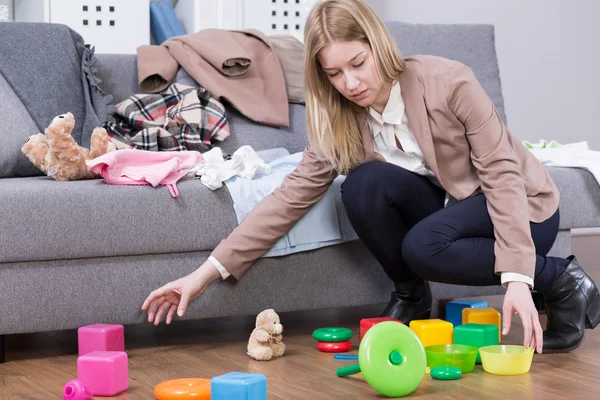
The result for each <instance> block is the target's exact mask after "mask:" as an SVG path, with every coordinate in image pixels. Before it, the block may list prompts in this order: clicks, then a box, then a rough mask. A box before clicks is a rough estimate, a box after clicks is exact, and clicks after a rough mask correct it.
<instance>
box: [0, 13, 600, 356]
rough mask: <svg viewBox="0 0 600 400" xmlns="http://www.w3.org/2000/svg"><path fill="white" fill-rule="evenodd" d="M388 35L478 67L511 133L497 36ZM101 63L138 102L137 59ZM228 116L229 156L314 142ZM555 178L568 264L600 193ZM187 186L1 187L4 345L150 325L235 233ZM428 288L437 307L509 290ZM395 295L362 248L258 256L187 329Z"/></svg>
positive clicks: (203, 192)
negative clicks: (204, 321) (69, 332)
mask: <svg viewBox="0 0 600 400" xmlns="http://www.w3.org/2000/svg"><path fill="white" fill-rule="evenodd" d="M388 26H389V28H390V30H391V31H392V33H393V35H394V37H395V38H396V40H397V42H398V44H399V46H400V49H401V50H402V53H403V54H404V55H410V54H434V55H439V56H444V57H448V58H453V59H456V60H459V61H462V62H464V63H465V64H467V65H469V66H470V67H471V68H472V69H473V70H474V71H475V73H476V75H477V76H478V78H479V79H480V81H481V83H482V84H483V86H484V88H485V90H486V91H487V92H488V94H489V95H490V97H491V98H492V99H493V101H494V103H495V105H496V106H497V108H498V110H499V111H500V114H501V115H502V116H503V118H505V121H506V116H505V113H504V104H503V99H502V92H501V82H500V77H499V71H498V63H497V59H496V52H495V47H494V29H493V27H492V26H487V25H409V24H404V23H399V22H393V23H391V22H390V23H388ZM98 58H99V63H98V68H99V75H100V78H101V79H102V83H101V86H102V87H103V88H104V90H105V91H107V92H108V93H111V94H112V95H114V97H115V101H116V102H118V101H121V100H123V99H125V98H126V97H127V96H129V95H131V94H133V93H138V92H139V89H138V86H137V66H136V57H135V56H134V55H109V54H105V55H102V54H101V55H99V56H98ZM184 75H185V74H183V73H181V74H180V75H179V76H180V77H181V78H182V79H183V78H184V77H185V76H184ZM549 84H550V83H549ZM2 96H3V94H2V93H0V102H3V101H4V99H3V98H2ZM228 112H229V123H230V128H231V132H232V136H231V137H230V138H228V139H227V140H226V141H225V142H223V143H222V144H221V147H222V148H223V149H224V151H225V152H228V153H232V152H233V151H235V150H236V149H237V148H238V147H240V146H241V145H244V144H250V145H252V146H253V148H254V149H256V150H261V149H268V148H273V147H285V148H287V149H288V150H289V151H290V152H299V151H302V150H303V148H304V146H305V145H306V143H307V139H306V132H305V122H304V118H305V114H304V107H303V106H302V105H290V115H291V127H290V128H289V129H274V128H270V127H266V126H262V125H260V124H256V123H253V122H252V121H249V120H248V119H246V118H244V117H243V116H241V115H240V114H239V113H237V112H236V111H235V110H233V109H231V108H230V109H229V110H228ZM507 122H508V126H509V127H510V120H508V121H507ZM0 129H1V128H0ZM2 133H3V135H10V132H2ZM513 133H514V134H515V135H516V136H517V137H518V136H519V132H513ZM550 173H551V175H552V177H553V178H554V179H555V181H556V183H557V185H558V187H559V189H560V191H561V194H562V198H561V212H562V219H561V223H560V233H559V236H558V239H557V241H556V243H555V245H554V247H553V249H552V252H551V253H552V254H554V255H560V256H567V255H569V254H570V239H571V234H570V231H571V229H573V228H581V227H596V226H600V202H599V201H598V199H599V198H600V187H599V186H598V184H597V183H596V181H595V180H594V179H593V177H592V175H591V174H589V173H588V172H586V171H583V170H577V169H564V168H551V169H550ZM178 188H179V190H180V192H181V196H180V197H179V198H177V199H175V198H173V197H171V195H170V194H169V191H168V190H167V189H166V188H165V187H157V188H151V187H135V186H113V185H107V184H105V183H104V182H103V181H102V180H91V181H78V182H68V183H61V182H55V181H53V180H52V179H50V178H47V177H41V176H34V177H19V178H9V179H0V203H1V204H2V207H1V208H0V215H1V217H0V218H1V220H2V225H1V226H0V237H1V239H0V246H2V247H1V251H0V335H8V334H16V333H25V332H41V331H51V330H59V329H73V328H78V327H79V326H82V325H86V324H92V323H98V322H103V323H118V324H125V325H128V324H136V323H141V322H144V321H145V318H146V317H145V314H144V313H142V312H141V310H140V306H141V304H142V301H143V300H144V298H145V297H146V296H147V295H148V294H149V292H150V291H151V290H153V289H155V288H157V287H158V286H160V285H162V284H164V283H166V282H168V281H170V280H173V279H176V278H179V277H181V276H182V275H184V274H187V273H189V272H190V271H192V270H194V269H195V268H197V267H198V266H199V265H200V264H201V263H202V262H203V261H204V260H205V259H206V258H207V256H208V255H209V253H210V251H211V249H213V248H214V247H215V246H216V244H217V243H218V242H219V241H220V240H221V239H223V238H224V237H226V236H227V235H228V234H229V232H231V230H232V229H233V228H234V227H235V226H236V218H235V213H234V210H233V207H232V201H231V198H230V196H229V194H228V192H227V188H226V187H223V188H221V189H219V190H217V191H214V192H213V191H210V190H209V189H207V188H206V187H204V186H203V185H202V184H201V183H200V182H199V181H197V180H188V181H182V182H181V183H179V184H178ZM432 288H433V292H434V297H435V298H436V299H450V298H457V297H465V296H479V295H490V294H499V293H502V291H503V289H502V288H500V287H462V286H453V285H444V284H433V285H432ZM391 289H392V285H391V283H390V282H389V281H388V279H387V278H386V276H385V275H384V273H383V272H382V269H381V268H380V267H379V265H378V264H377V262H376V261H375V260H374V258H373V257H372V256H371V255H370V254H369V252H368V251H367V249H366V248H365V247H364V246H363V245H362V244H361V242H360V241H353V242H348V243H344V244H340V245H336V246H330V247H326V248H322V249H318V250H313V251H308V252H303V253H297V254H292V255H287V256H283V257H277V258H262V259H260V260H258V261H257V262H256V264H255V265H254V266H253V267H252V268H251V269H250V271H249V272H248V274H247V275H246V276H245V277H244V278H243V279H242V280H240V281H239V282H236V281H234V280H231V279H230V280H227V281H224V282H221V281H217V282H215V283H214V284H212V285H210V286H209V288H208V289H207V291H206V292H205V293H204V294H203V295H202V296H201V297H200V298H199V299H198V300H196V301H194V302H193V303H192V305H191V307H190V309H189V312H188V313H187V315H186V316H185V318H186V319H199V318H208V317H220V316H234V315H250V314H256V313H258V312H260V311H261V310H263V309H265V308H271V307H272V308H274V309H276V310H277V311H280V312H284V311H292V310H306V309H320V308H327V307H351V306H360V305H368V304H377V303H385V302H387V300H388V299H389V293H390V291H391ZM0 338H3V337H1V336H0ZM0 343H2V341H1V340H0ZM1 350H2V349H0V354H1V353H2V352H1Z"/></svg>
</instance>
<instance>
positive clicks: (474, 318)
mask: <svg viewBox="0 0 600 400" xmlns="http://www.w3.org/2000/svg"><path fill="white" fill-rule="evenodd" d="M462 322H463V324H490V325H496V326H497V327H498V342H500V341H501V339H502V333H501V332H502V328H501V326H500V323H501V317H500V313H499V312H498V310H496V309H495V308H491V307H487V308H463V310H462Z"/></svg>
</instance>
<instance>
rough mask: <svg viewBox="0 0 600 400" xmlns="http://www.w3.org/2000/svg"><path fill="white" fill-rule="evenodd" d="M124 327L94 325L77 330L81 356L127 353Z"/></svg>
mask: <svg viewBox="0 0 600 400" xmlns="http://www.w3.org/2000/svg"><path fill="white" fill-rule="evenodd" d="M124 332H125V330H124V328H123V325H113V324H94V325H87V326H82V327H81V328H79V329H78V330H77V337H78V346H79V356H80V357H81V356H84V355H86V354H88V353H91V352H92V351H125V333H124Z"/></svg>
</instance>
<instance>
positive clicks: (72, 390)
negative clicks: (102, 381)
mask: <svg viewBox="0 0 600 400" xmlns="http://www.w3.org/2000/svg"><path fill="white" fill-rule="evenodd" d="M91 398H92V393H90V391H89V390H88V388H86V387H85V386H84V385H83V383H82V382H81V381H79V380H77V379H75V380H71V381H69V382H67V383H66V384H65V387H64V388H63V400H90V399H91Z"/></svg>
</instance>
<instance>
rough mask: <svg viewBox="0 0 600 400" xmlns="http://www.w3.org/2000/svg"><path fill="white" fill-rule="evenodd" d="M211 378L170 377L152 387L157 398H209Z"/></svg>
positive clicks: (204, 399) (183, 399) (203, 399)
mask: <svg viewBox="0 0 600 400" xmlns="http://www.w3.org/2000/svg"><path fill="white" fill-rule="evenodd" d="M210 386H211V380H210V379H207V378H181V379H170V380H168V381H164V382H161V383H159V384H158V385H156V386H155V387H154V397H156V399H157V400H210Z"/></svg>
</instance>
